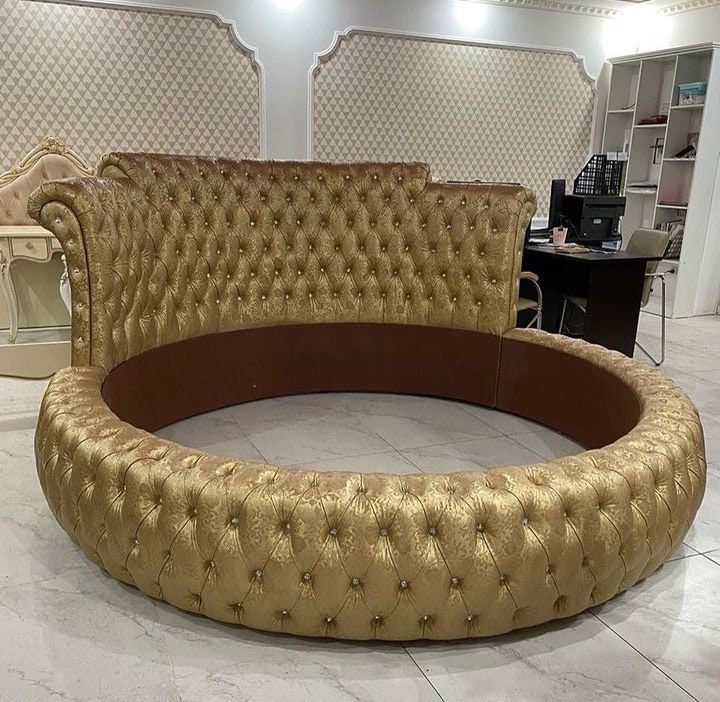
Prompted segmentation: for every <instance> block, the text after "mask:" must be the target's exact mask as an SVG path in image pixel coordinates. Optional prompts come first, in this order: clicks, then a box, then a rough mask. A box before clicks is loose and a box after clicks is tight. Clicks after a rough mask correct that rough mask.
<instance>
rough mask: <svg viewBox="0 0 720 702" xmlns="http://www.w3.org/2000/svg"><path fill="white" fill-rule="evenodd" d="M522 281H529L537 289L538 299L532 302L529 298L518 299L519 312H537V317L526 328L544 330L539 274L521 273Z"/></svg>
mask: <svg viewBox="0 0 720 702" xmlns="http://www.w3.org/2000/svg"><path fill="white" fill-rule="evenodd" d="M520 280H527V281H528V282H530V284H531V285H532V286H533V287H534V288H535V295H536V299H535V300H531V299H530V298H527V297H520V298H518V312H522V311H523V310H535V315H534V316H533V318H532V319H531V320H530V321H529V322H528V323H527V324H526V325H525V327H531V326H533V325H535V327H536V328H537V329H542V306H543V297H542V290H541V289H540V283H539V282H538V280H539V279H538V277H537V274H536V273H533V272H531V271H521V273H520Z"/></svg>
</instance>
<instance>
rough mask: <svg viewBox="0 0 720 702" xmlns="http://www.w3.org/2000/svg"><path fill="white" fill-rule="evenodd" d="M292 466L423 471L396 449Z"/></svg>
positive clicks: (398, 473) (354, 469) (399, 472)
mask: <svg viewBox="0 0 720 702" xmlns="http://www.w3.org/2000/svg"><path fill="white" fill-rule="evenodd" d="M291 467H292V468H309V469H311V470H321V471H329V470H348V471H362V472H363V473H394V474H397V475H405V474H408V473H420V472H422V471H421V470H420V469H419V468H418V467H417V466H416V465H415V464H414V463H412V461H410V460H409V459H408V458H406V457H405V456H403V455H402V454H401V453H399V452H398V451H395V450H392V451H384V452H383V453H368V454H363V455H362V456H346V457H345V458H331V459H329V460H327V461H315V462H311V463H307V464H297V465H294V466H291Z"/></svg>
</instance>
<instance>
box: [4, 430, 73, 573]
mask: <svg viewBox="0 0 720 702" xmlns="http://www.w3.org/2000/svg"><path fill="white" fill-rule="evenodd" d="M0 505H2V509H1V510H0V535H2V536H0V587H3V586H7V585H20V584H22V583H29V582H34V581H37V580H44V579H46V578H49V577H52V576H54V575H58V574H60V573H63V572H64V571H66V570H69V569H72V568H75V567H77V566H78V565H79V564H81V563H83V560H84V559H83V558H82V556H81V555H80V553H79V551H78V550H77V548H76V547H75V546H74V545H73V544H72V542H71V541H70V540H69V539H68V538H67V535H66V534H65V532H64V531H63V530H62V529H61V528H60V527H59V525H58V523H57V522H56V521H55V518H54V517H53V515H52V513H51V512H50V510H49V509H48V506H47V504H46V502H45V498H44V497H43V494H42V490H41V489H40V483H39V481H38V478H37V473H36V471H35V459H34V457H33V432H32V431H31V430H29V429H24V430H22V431H5V432H2V433H0Z"/></svg>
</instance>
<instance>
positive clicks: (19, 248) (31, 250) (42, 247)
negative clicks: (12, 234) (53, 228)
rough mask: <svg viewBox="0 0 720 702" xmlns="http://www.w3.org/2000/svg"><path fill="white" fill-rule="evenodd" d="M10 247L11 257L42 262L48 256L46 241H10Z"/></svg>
mask: <svg viewBox="0 0 720 702" xmlns="http://www.w3.org/2000/svg"><path fill="white" fill-rule="evenodd" d="M10 246H11V247H12V255H13V256H22V257H23V258H36V259H38V260H39V261H44V260H45V259H46V258H47V257H48V255H49V252H48V242H47V239H11V242H10Z"/></svg>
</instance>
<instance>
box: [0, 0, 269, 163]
mask: <svg viewBox="0 0 720 702" xmlns="http://www.w3.org/2000/svg"><path fill="white" fill-rule="evenodd" d="M24 3H27V4H28V6H36V9H37V6H42V5H56V6H57V5H59V6H63V5H65V6H73V7H74V8H77V9H78V10H103V11H106V12H113V11H120V12H126V13H133V14H135V13H142V14H144V15H158V14H162V15H164V16H173V17H179V18H185V19H193V18H196V19H203V20H208V21H209V22H211V23H212V25H214V26H215V27H217V28H220V29H221V30H222V29H225V31H226V32H227V33H226V34H225V33H224V32H222V31H220V32H219V33H218V35H217V37H218V40H221V41H227V40H229V45H230V46H232V47H234V48H236V49H239V50H240V53H241V55H242V56H243V57H245V59H246V60H247V61H248V65H247V70H246V71H245V73H244V74H243V76H240V78H243V77H244V76H247V75H250V74H252V75H253V76H254V78H253V81H254V83H255V86H252V87H251V88H250V89H251V90H252V92H253V93H255V95H254V96H253V97H252V98H250V97H249V96H248V97H246V98H244V100H245V106H246V107H247V110H248V111H249V113H250V114H251V116H252V121H253V125H252V127H250V128H248V129H247V131H246V132H245V134H244V136H245V140H244V141H245V143H247V144H248V145H252V148H253V150H254V153H253V154H245V155H246V156H247V155H253V156H255V157H258V158H264V157H266V155H267V129H266V86H265V71H264V67H263V64H262V62H261V61H260V59H259V58H258V50H257V49H256V48H255V47H254V46H251V45H250V44H248V43H247V42H246V41H244V40H243V39H242V37H241V36H240V34H239V32H238V27H237V24H236V22H235V21H234V20H228V19H226V18H225V17H223V16H222V15H221V14H219V13H218V12H215V11H212V10H195V9H184V8H177V7H168V6H165V5H156V4H143V5H138V4H133V3H129V2H115V1H114V0H102V1H98V2H91V3H89V2H82V1H80V0H40V2H28V0H7V2H3V5H2V10H1V11H0V16H1V15H9V14H10V13H11V12H12V11H13V9H14V8H16V7H18V6H19V5H21V4H24ZM158 26H160V23H158ZM58 29H59V30H61V29H62V27H59V28H58ZM5 31H6V32H7V33H8V35H9V33H10V31H11V29H10V28H7V29H6V30H5ZM2 34H3V30H2V28H0V35H2ZM221 38H222V39H221ZM4 44H5V45H4V47H3V54H4V60H5V65H6V67H7V70H10V71H12V70H17V69H13V66H12V65H10V63H9V57H10V56H12V51H13V46H12V45H8V43H6V42H4ZM28 46H30V43H29V42H28ZM213 48H215V50H220V49H218V48H217V46H215V44H213V45H209V46H208V47H207V54H208V57H209V56H210V54H211V53H212V50H213ZM218 70H222V69H218ZM227 70H228V71H229V70H231V69H227ZM65 74H66V72H65V71H63V70H58V76H57V78H58V81H60V80H62V78H63V77H64V76H65ZM218 80H219V76H218ZM35 82H37V81H35ZM15 84H16V85H18V86H19V87H20V89H21V90H22V85H23V82H22V81H15ZM226 89H227V90H238V86H237V85H234V86H233V84H232V82H231V83H230V84H229V85H227V87H226ZM26 90H27V87H26ZM31 92H32V91H31ZM200 93H201V91H198V94H200ZM30 94H31V93H28V95H30ZM33 95H34V97H32V98H29V99H26V100H24V101H23V102H24V103H25V104H26V108H27V109H33V110H39V111H42V105H43V102H42V101H43V99H45V100H48V99H49V98H48V96H43V95H41V94H33ZM238 100H239V98H237V99H236V102H237V101H238ZM30 103H31V104H30ZM73 109H74V110H76V111H82V110H83V105H82V104H77V105H73ZM227 109H228V110H229V111H230V110H232V109H233V108H232V106H230V105H229V104H228V106H227ZM246 114H248V112H247V111H246ZM0 116H1V118H2V120H3V122H4V123H5V124H9V125H10V126H11V127H12V125H13V124H17V120H18V114H17V112H15V113H11V112H7V113H5V114H0ZM31 124H32V122H31ZM140 126H141V127H142V124H141V125H140ZM133 127H135V125H133ZM147 128H148V131H150V129H151V125H147ZM36 129H37V130H38V131H42V132H43V135H44V133H45V132H58V129H57V128H55V126H54V125H52V124H47V125H45V124H43V125H42V126H36ZM239 129H240V128H239V127H235V133H237V131H238V130H239ZM251 130H252V131H251ZM141 131H142V130H141ZM4 132H5V133H6V134H8V137H9V139H8V141H9V144H2V143H0V164H2V162H3V161H5V160H7V161H8V162H9V163H13V162H15V161H16V160H17V158H18V156H20V155H22V153H24V151H26V150H27V145H25V144H23V143H18V140H17V135H13V133H12V129H5V130H4ZM136 133H137V132H136ZM198 134H199V136H200V138H199V140H198V144H197V145H194V144H190V145H189V146H188V147H186V149H185V150H187V149H188V148H189V149H190V150H192V149H193V146H194V147H195V150H198V149H200V148H201V145H202V142H203V141H205V142H206V143H208V144H209V143H210V142H211V141H212V140H213V139H215V140H216V141H217V147H216V148H213V149H211V150H212V151H217V153H218V154H220V153H228V146H227V144H225V143H223V135H222V134H217V133H216V134H215V135H214V136H211V135H207V134H200V132H198ZM40 136H42V135H40ZM64 136H65V137H66V139H67V140H68V143H71V144H72V146H73V147H75V148H77V149H78V150H79V151H81V152H82V153H83V155H84V156H85V157H86V158H89V159H91V160H92V159H98V158H99V157H100V155H101V152H102V151H107V150H110V149H112V148H117V147H118V146H119V144H117V143H108V144H107V145H103V146H102V147H101V148H100V150H99V152H98V153H93V152H92V151H94V150H96V149H88V148H87V146H86V147H85V148H83V144H82V143H78V140H77V139H73V137H72V134H70V135H64ZM183 136H184V135H183ZM38 138H39V136H38V137H37V138H35V139H34V140H33V143H35V142H37V140H38ZM224 138H225V139H230V138H231V137H230V132H229V131H228V133H227V134H226V135H224ZM27 139H31V137H30V135H29V134H28V136H27ZM31 140H32V139H31ZM99 141H100V140H99V139H98V142H99ZM15 144H16V145H15ZM98 145H99V144H98ZM137 148H148V147H146V146H143V145H138V147H137ZM156 148H158V149H169V148H171V145H164V144H163V142H162V141H161V142H159V144H158V146H157V147H156ZM179 148H180V147H179V145H178V146H177V147H175V149H174V150H178V149H179ZM13 149H16V150H18V154H17V155H16V154H15V153H14V151H13ZM205 151H206V152H207V151H208V149H205Z"/></svg>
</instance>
